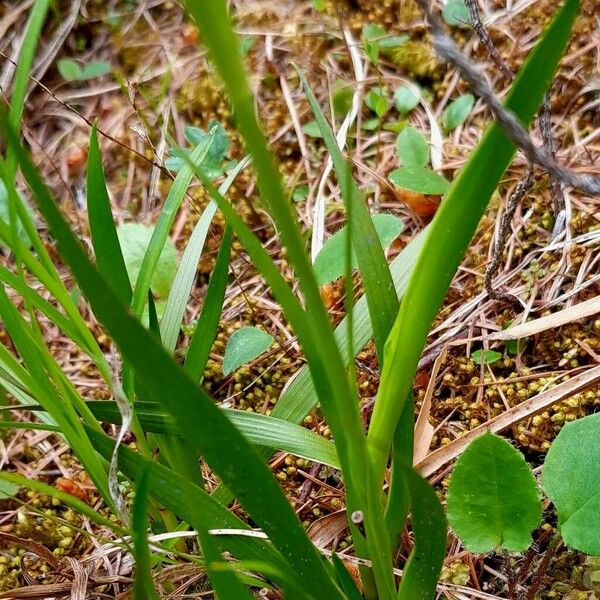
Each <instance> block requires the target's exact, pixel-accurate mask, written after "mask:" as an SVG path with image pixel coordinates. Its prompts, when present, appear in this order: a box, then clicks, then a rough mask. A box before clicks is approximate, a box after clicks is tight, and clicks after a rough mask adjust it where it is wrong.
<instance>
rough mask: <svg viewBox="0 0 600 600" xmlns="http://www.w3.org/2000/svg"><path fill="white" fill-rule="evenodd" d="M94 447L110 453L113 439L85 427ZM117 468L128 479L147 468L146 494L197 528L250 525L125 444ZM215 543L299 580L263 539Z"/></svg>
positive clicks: (226, 539)
mask: <svg viewBox="0 0 600 600" xmlns="http://www.w3.org/2000/svg"><path fill="white" fill-rule="evenodd" d="M89 435H90V439H91V441H92V443H93V445H94V447H95V448H96V450H97V451H98V452H99V453H100V454H101V455H102V456H104V457H105V458H110V456H112V452H113V448H114V440H112V439H111V438H109V437H108V436H107V435H106V434H103V433H97V432H93V431H91V430H90V431H89ZM119 468H120V469H121V471H122V472H123V474H124V475H125V476H127V477H128V478H129V479H130V480H132V481H134V482H135V481H136V479H137V478H138V477H139V475H140V473H141V472H142V471H143V470H144V469H147V470H148V485H149V492H150V495H151V496H152V497H153V498H155V499H156V500H157V501H158V502H160V503H162V504H163V505H164V506H166V507H167V508H169V509H170V510H172V511H173V512H174V513H175V514H176V515H177V516H179V517H180V518H181V519H182V520H183V521H185V522H186V523H189V524H190V525H191V526H192V527H194V528H195V529H197V530H200V529H201V528H203V527H204V528H206V529H242V530H246V529H250V528H249V527H248V525H247V524H246V523H245V522H244V521H242V520H241V519H240V518H239V517H237V516H236V515H235V514H234V513H233V512H230V511H229V510H228V509H227V508H226V507H225V506H223V505H222V504H220V503H219V502H217V501H216V500H214V499H213V498H211V496H210V495H208V494H207V493H206V492H205V491H204V490H203V489H202V488H201V487H199V486H197V485H195V484H193V483H192V482H190V481H188V480H187V479H185V478H184V477H182V476H181V475H178V474H177V473H175V472H174V471H172V470H171V469H169V468H167V467H165V466H163V465H161V464H159V463H157V462H153V461H152V460H150V459H147V458H144V457H142V456H140V455H139V454H137V453H135V452H133V450H130V449H129V448H126V447H124V446H121V447H120V448H119ZM218 545H219V548H221V550H223V551H224V552H230V553H231V554H232V555H233V556H235V557H236V558H238V559H239V560H264V561H268V562H269V563H271V564H273V565H275V566H276V567H277V568H278V569H280V570H281V571H282V572H284V573H286V574H287V576H291V579H292V580H294V581H296V582H300V583H301V580H300V579H299V578H298V576H297V574H296V573H295V571H294V570H293V569H290V567H289V566H288V565H287V564H286V562H285V561H284V560H283V557H282V556H281V555H280V554H279V553H278V552H277V551H276V550H275V549H274V548H273V546H272V545H271V544H269V543H268V542H267V541H265V540H262V539H259V538H250V537H246V536H221V537H219V538H218Z"/></svg>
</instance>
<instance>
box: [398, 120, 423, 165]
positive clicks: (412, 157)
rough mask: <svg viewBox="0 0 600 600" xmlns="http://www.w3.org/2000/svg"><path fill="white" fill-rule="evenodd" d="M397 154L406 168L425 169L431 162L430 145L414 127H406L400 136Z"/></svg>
mask: <svg viewBox="0 0 600 600" xmlns="http://www.w3.org/2000/svg"><path fill="white" fill-rule="evenodd" d="M396 153H397V154H398V157H399V158H400V160H401V161H402V164H403V165H404V166H405V167H416V168H423V167H425V166H426V165H427V163H428V162H429V144H428V143H427V140H426V139H425V137H424V136H423V134H422V133H421V132H420V131H419V130H418V129H415V128H414V127H405V128H404V129H403V130H402V131H401V132H400V133H399V134H398V137H397V138H396Z"/></svg>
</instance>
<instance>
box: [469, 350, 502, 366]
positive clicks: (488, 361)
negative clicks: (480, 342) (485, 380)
mask: <svg viewBox="0 0 600 600" xmlns="http://www.w3.org/2000/svg"><path fill="white" fill-rule="evenodd" d="M501 358H502V353H501V352H496V351H495V350H483V349H481V350H475V352H472V353H471V360H472V361H473V362H474V363H475V364H476V365H492V364H494V363H495V362H498V361H499V360H500V359H501Z"/></svg>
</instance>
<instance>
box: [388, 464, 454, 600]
mask: <svg viewBox="0 0 600 600" xmlns="http://www.w3.org/2000/svg"><path fill="white" fill-rule="evenodd" d="M404 472H405V477H406V487H407V489H408V490H410V495H411V513H412V521H411V522H412V531H413V535H414V542H415V543H414V547H413V550H412V552H411V553H410V556H409V557H408V561H407V562H406V564H405V566H404V572H403V574H402V580H401V582H400V589H399V590H398V600H433V598H435V597H436V586H437V582H438V577H439V575H440V571H441V570H442V565H443V564H444V558H445V556H446V529H447V525H446V517H445V515H444V511H443V509H442V505H441V504H440V501H439V500H438V497H437V495H436V493H435V491H434V489H433V488H432V487H431V486H430V485H429V484H428V483H427V481H425V479H423V478H422V477H421V476H420V475H419V474H418V473H417V472H416V471H415V470H414V469H413V468H412V467H404Z"/></svg>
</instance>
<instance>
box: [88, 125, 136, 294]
mask: <svg viewBox="0 0 600 600" xmlns="http://www.w3.org/2000/svg"><path fill="white" fill-rule="evenodd" d="M87 208H88V220H89V224H90V232H91V234H92V246H93V247H94V254H95V255H96V264H97V265H98V271H100V273H101V274H102V275H103V276H104V277H105V278H106V281H108V282H109V284H110V285H111V287H112V288H113V291H114V292H115V294H116V295H117V296H119V298H120V299H121V300H122V301H123V302H124V303H125V304H129V303H130V302H131V284H130V282H129V277H128V272H127V268H126V266H125V260H124V259H123V254H122V252H121V246H120V244H119V238H118V236H117V231H116V229H115V224H114V221H113V216H112V210H111V204H110V199H109V197H108V192H107V191H106V182H105V180H104V171H103V169H102V156H101V154H100V146H99V145H98V133H97V128H96V125H94V127H93V128H92V134H91V136H90V145H89V151H88V164H87Z"/></svg>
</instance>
